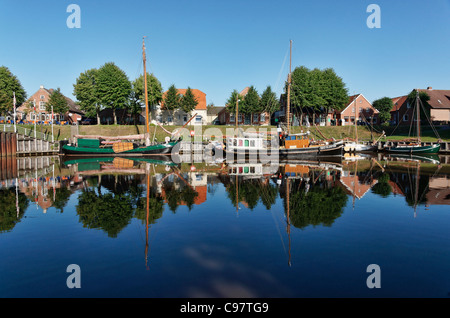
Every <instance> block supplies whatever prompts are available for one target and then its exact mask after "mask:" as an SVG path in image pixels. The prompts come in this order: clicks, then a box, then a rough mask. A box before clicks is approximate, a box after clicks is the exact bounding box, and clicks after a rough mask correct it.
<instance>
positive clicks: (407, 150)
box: [384, 90, 441, 154]
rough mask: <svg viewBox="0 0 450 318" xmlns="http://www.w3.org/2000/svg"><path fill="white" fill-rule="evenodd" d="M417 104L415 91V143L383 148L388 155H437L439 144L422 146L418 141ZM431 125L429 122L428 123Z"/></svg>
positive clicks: (418, 119)
mask: <svg viewBox="0 0 450 318" xmlns="http://www.w3.org/2000/svg"><path fill="white" fill-rule="evenodd" d="M419 103H421V101H420V98H419V91H418V90H416V107H415V112H416V121H417V141H415V142H412V143H408V144H406V143H402V144H399V145H397V146H385V148H384V149H385V150H386V151H387V152H390V153H399V154H435V153H438V152H439V150H440V148H441V145H440V144H439V143H436V144H431V145H422V143H421V140H420V107H419ZM430 124H431V122H430Z"/></svg>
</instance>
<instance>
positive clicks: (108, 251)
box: [0, 158, 450, 298]
mask: <svg viewBox="0 0 450 318" xmlns="http://www.w3.org/2000/svg"><path fill="white" fill-rule="evenodd" d="M32 160H33V161H35V160H38V159H37V158H31V159H30V162H31V161H32ZM53 162H54V164H53ZM441 162H442V161H441ZM47 163H48V164H46V165H42V166H39V164H38V163H37V161H36V164H35V165H34V166H33V167H34V168H27V169H25V170H23V171H22V172H20V171H19V173H18V175H17V176H12V177H11V176H8V173H5V171H3V172H2V176H3V181H2V185H1V188H0V206H1V214H0V255H2V257H1V261H0V282H1V284H0V297H64V298H66V297H67V298H70V297H170V298H173V297H175V298H177V297H250V298H251V297H269V298H270V297H273V298H278V297H286V298H291V297H444V298H446V297H449V295H450V271H449V264H450V241H449V227H450V209H449V204H450V172H449V171H450V165H448V164H442V163H441V164H437V163H435V162H427V161H415V160H399V159H391V160H386V159H384V158H378V159H377V160H373V159H363V160H356V161H355V160H353V161H352V160H349V161H347V160H344V161H342V162H340V163H324V162H321V163H316V162H309V163H307V164H306V163H305V162H295V163H294V162H289V163H280V164H278V165H272V166H270V165H258V164H256V165H245V164H243V165H232V164H230V165H222V164H205V163H201V164H195V165H194V166H193V167H191V164H181V165H171V164H167V163H164V162H159V161H158V162H155V161H149V162H143V161H141V160H130V159H120V158H116V159H114V160H113V159H105V158H104V159H99V160H95V161H92V160H91V161H89V160H88V161H86V160H84V161H83V160H82V161H81V162H76V161H72V162H70V161H68V162H67V161H66V162H62V161H61V160H59V159H58V158H56V159H55V158H51V159H49V160H47ZM19 166H20V165H19ZM30 167H32V166H30ZM194 168H195V169H194ZM236 173H237V174H238V175H239V176H238V177H236ZM16 177H17V178H16ZM147 206H148V208H147ZM70 264H77V265H78V266H79V268H80V272H81V276H80V282H81V288H68V286H67V279H68V277H69V275H71V272H67V267H68V266H69V265H70ZM370 264H376V265H378V266H379V268H380V272H379V274H380V275H379V277H378V278H379V280H378V281H379V282H380V288H369V287H368V285H367V279H368V277H369V276H370V275H371V274H372V272H370V271H369V272H368V271H367V268H368V266H369V265H370Z"/></svg>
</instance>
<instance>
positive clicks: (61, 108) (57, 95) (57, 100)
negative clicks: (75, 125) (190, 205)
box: [45, 87, 69, 120]
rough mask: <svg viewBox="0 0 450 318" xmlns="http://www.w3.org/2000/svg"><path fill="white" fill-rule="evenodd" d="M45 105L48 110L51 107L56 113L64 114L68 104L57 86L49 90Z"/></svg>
mask: <svg viewBox="0 0 450 318" xmlns="http://www.w3.org/2000/svg"><path fill="white" fill-rule="evenodd" d="M45 107H46V110H47V111H48V112H51V111H52V107H53V112H54V113H56V114H64V113H66V112H67V111H69V104H68V102H67V99H66V97H65V96H64V95H63V94H62V93H61V90H60V89H59V87H58V88H57V89H55V90H53V91H52V92H51V94H50V97H49V99H48V102H47V103H46V105H45ZM52 120H53V119H52Z"/></svg>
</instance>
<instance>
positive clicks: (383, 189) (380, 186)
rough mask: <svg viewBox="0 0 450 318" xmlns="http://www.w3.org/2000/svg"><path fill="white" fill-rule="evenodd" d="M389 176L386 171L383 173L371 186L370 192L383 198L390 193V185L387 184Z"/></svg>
mask: <svg viewBox="0 0 450 318" xmlns="http://www.w3.org/2000/svg"><path fill="white" fill-rule="evenodd" d="M390 180H391V179H390V176H389V174H388V173H387V172H385V173H383V174H382V175H381V176H380V177H379V178H378V180H377V183H376V184H375V185H374V186H373V187H372V192H373V193H375V194H378V195H379V196H381V197H383V198H387V197H388V196H389V195H390V194H391V193H392V187H391V185H390V184H389V181H390Z"/></svg>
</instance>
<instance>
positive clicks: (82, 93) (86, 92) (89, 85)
mask: <svg viewBox="0 0 450 318" xmlns="http://www.w3.org/2000/svg"><path fill="white" fill-rule="evenodd" d="M97 73H98V70H97V69H95V68H93V69H89V70H87V71H85V72H84V73H81V74H80V76H78V78H77V80H76V83H75V84H73V94H74V95H75V97H76V99H77V103H78V104H79V105H80V108H81V110H83V111H84V113H85V114H86V116H87V117H95V116H96V117H97V125H99V124H100V120H99V113H100V111H101V109H102V105H101V102H100V99H99V96H98V86H97Z"/></svg>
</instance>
